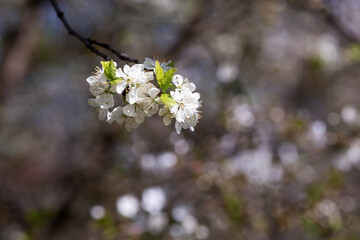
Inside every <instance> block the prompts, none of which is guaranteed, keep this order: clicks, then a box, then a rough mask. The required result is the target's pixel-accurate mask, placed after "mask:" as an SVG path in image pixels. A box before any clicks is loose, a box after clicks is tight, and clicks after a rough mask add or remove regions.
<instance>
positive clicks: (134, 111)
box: [123, 104, 145, 124]
mask: <svg viewBox="0 0 360 240" xmlns="http://www.w3.org/2000/svg"><path fill="white" fill-rule="evenodd" d="M123 112H124V114H125V115H126V116H128V117H133V118H135V121H136V122H137V123H139V124H141V123H143V122H144V120H145V113H144V111H143V110H141V108H140V106H139V105H131V104H128V105H126V106H125V107H124V108H123Z"/></svg>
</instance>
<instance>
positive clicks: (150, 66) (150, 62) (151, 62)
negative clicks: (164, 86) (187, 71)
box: [144, 58, 173, 71]
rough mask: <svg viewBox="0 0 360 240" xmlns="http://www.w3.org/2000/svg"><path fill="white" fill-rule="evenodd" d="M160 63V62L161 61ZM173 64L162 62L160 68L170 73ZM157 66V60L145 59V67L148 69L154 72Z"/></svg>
mask: <svg viewBox="0 0 360 240" xmlns="http://www.w3.org/2000/svg"><path fill="white" fill-rule="evenodd" d="M159 62H160V61H159ZM170 63H171V61H167V62H160V66H161V68H162V69H164V70H165V71H168V70H170V69H172V68H173V67H171V66H169V64H170ZM155 65H156V60H154V59H151V58H145V61H144V67H145V68H146V69H149V70H154V69H155Z"/></svg>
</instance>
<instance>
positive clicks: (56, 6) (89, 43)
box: [50, 0, 139, 63]
mask: <svg viewBox="0 0 360 240" xmlns="http://www.w3.org/2000/svg"><path fill="white" fill-rule="evenodd" d="M50 2H51V4H52V6H53V7H54V10H55V11H56V14H57V16H58V18H59V19H60V20H61V22H62V23H63V25H64V27H65V28H66V30H67V31H68V34H69V35H72V36H74V37H76V38H77V39H78V40H79V41H81V42H82V43H83V44H84V45H85V47H86V48H88V49H89V50H90V51H92V52H93V53H95V54H96V55H97V56H100V57H102V58H103V59H105V60H110V58H109V56H108V55H107V54H106V53H104V52H102V51H100V50H99V49H98V48H96V47H95V46H94V45H97V46H100V47H102V48H104V49H106V50H108V51H110V52H112V53H114V54H115V55H116V56H117V57H118V58H119V59H120V60H123V61H126V62H132V63H139V60H137V59H134V58H131V57H130V56H129V55H128V54H125V53H120V52H119V51H117V50H115V49H114V48H112V47H111V46H110V45H109V44H107V43H102V42H98V41H96V40H93V39H90V38H86V37H84V36H82V35H81V34H79V33H78V32H76V31H75V30H74V29H73V28H72V27H71V26H70V24H69V22H68V21H67V20H66V18H65V14H64V12H63V11H62V10H61V8H60V7H59V4H58V3H57V1H56V0H50Z"/></svg>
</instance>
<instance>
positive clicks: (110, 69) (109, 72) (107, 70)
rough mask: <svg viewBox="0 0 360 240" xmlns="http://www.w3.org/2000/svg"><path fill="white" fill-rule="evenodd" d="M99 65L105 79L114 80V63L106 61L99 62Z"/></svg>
mask: <svg viewBox="0 0 360 240" xmlns="http://www.w3.org/2000/svg"><path fill="white" fill-rule="evenodd" d="M101 65H102V67H103V69H104V74H105V76H106V78H107V79H109V80H110V81H113V80H116V79H117V77H116V67H115V64H114V61H113V60H111V61H107V62H101Z"/></svg>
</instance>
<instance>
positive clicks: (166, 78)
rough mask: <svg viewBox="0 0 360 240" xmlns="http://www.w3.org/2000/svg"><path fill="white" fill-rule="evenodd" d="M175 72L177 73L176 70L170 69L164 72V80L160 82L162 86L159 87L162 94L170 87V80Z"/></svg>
mask: <svg viewBox="0 0 360 240" xmlns="http://www.w3.org/2000/svg"><path fill="white" fill-rule="evenodd" d="M176 71H177V69H176V68H172V69H170V70H168V71H166V72H165V76H164V78H163V80H162V85H163V86H162V87H161V88H162V90H163V92H165V91H166V90H167V89H168V88H169V87H170V85H171V80H172V78H173V76H174V74H175V72H176Z"/></svg>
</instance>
